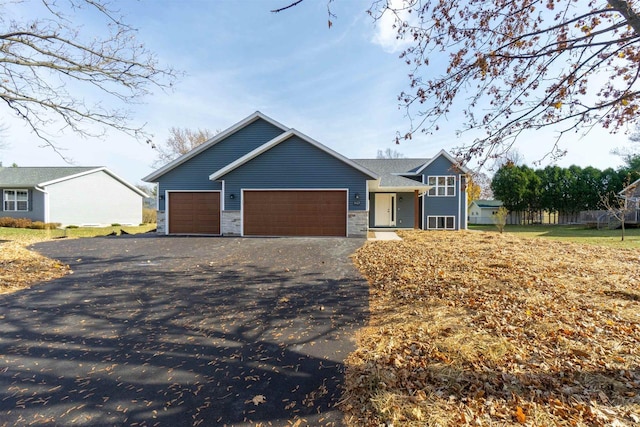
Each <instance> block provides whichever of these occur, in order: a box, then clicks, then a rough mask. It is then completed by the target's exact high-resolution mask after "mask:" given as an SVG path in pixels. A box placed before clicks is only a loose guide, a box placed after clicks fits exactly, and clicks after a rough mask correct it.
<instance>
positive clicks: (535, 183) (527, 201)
mask: <svg viewBox="0 0 640 427" xmlns="http://www.w3.org/2000/svg"><path fill="white" fill-rule="evenodd" d="M625 163H626V164H625V165H624V166H622V167H620V168H619V169H617V170H616V169H613V168H607V169H605V170H600V169H596V168H594V167H586V168H581V167H579V166H570V167H568V168H561V167H559V166H547V167H545V168H544V169H532V168H530V167H528V166H526V165H522V166H518V165H516V164H514V163H512V162H508V163H506V164H505V165H503V166H502V167H500V169H498V171H497V172H496V174H495V175H494V177H493V179H492V181H491V189H492V190H493V194H494V196H495V198H496V199H498V200H501V201H502V202H503V203H504V206H505V207H506V208H507V209H509V211H511V213H512V217H511V222H515V223H534V222H544V218H545V213H546V214H547V215H548V216H547V218H548V222H553V223H569V222H576V221H577V220H578V217H579V214H580V211H587V210H599V209H605V206H603V197H608V198H610V199H612V201H613V199H614V198H615V194H617V193H618V192H619V191H621V190H622V189H623V188H624V187H625V186H626V185H628V184H629V183H631V182H633V181H635V180H636V179H638V178H640V155H636V156H630V157H629V158H626V159H625Z"/></svg>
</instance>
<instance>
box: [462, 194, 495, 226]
mask: <svg viewBox="0 0 640 427" xmlns="http://www.w3.org/2000/svg"><path fill="white" fill-rule="evenodd" d="M501 206H502V202H501V201H500V200H474V201H473V202H471V205H470V206H469V224H494V222H493V216H494V215H495V214H496V213H497V212H498V209H500V207H501Z"/></svg>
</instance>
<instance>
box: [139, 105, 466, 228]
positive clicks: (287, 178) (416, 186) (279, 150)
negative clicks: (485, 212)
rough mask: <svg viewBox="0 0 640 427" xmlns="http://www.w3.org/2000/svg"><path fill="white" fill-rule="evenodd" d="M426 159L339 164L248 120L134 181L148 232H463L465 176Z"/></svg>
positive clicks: (278, 127)
mask: <svg viewBox="0 0 640 427" xmlns="http://www.w3.org/2000/svg"><path fill="white" fill-rule="evenodd" d="M467 173H468V170H466V169H465V168H464V167H461V166H458V165H457V162H456V161H455V159H453V158H452V157H451V156H450V155H449V154H447V153H446V152H445V151H441V152H440V153H438V154H437V155H436V156H435V157H433V158H430V159H360V160H352V159H348V158H346V157H344V156H342V155H341V154H339V153H337V152H335V151H333V150H331V149H330V148H328V147H327V146H325V145H323V144H321V143H320V142H318V141H316V140H314V139H312V138H311V137H309V136H307V135H305V134H303V133H301V132H299V131H297V130H295V129H292V128H289V127H286V126H284V125H282V124H281V123H279V122H277V121H275V120H273V119H271V118H270V117H268V116H266V115H264V114H262V113H260V112H259V111H258V112H255V113H254V114H252V115H250V116H249V117H247V118H245V119H244V120H242V121H240V122H238V123H237V124H235V125H233V126H231V127H230V128H229V129H227V130H225V131H223V132H221V133H219V134H217V135H216V136H214V137H213V138H211V139H210V140H208V141H206V142H205V143H204V144H202V145H200V146H198V147H197V148H195V149H193V150H192V151H190V152H188V153H186V154H184V155H182V156H181V157H179V158H177V159H176V160H174V161H172V162H170V163H169V164H167V165H165V166H163V167H162V168H160V169H158V170H157V171H155V172H153V173H151V174H150V175H148V176H146V177H144V178H143V180H144V181H146V182H151V183H155V184H156V185H157V186H158V195H159V197H158V232H159V233H164V234H204V235H240V236H366V234H367V231H368V230H369V229H371V228H384V229H390V228H393V229H396V228H422V229H447V230H458V229H464V228H466V226H467V224H466V215H467V213H466V192H465V185H466V176H467Z"/></svg>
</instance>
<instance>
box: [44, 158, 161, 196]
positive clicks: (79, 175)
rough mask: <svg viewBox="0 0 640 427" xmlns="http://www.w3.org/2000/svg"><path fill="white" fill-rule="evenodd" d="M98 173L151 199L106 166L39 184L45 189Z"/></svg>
mask: <svg viewBox="0 0 640 427" xmlns="http://www.w3.org/2000/svg"><path fill="white" fill-rule="evenodd" d="M96 172H104V173H106V174H107V175H109V176H111V177H112V178H114V179H116V180H117V181H119V182H120V183H121V184H123V185H125V186H126V187H129V189H131V190H133V191H134V192H136V193H138V194H139V195H140V196H142V197H149V195H148V194H147V193H145V192H144V191H142V190H140V189H139V188H137V187H136V186H134V185H131V184H129V183H128V182H127V181H125V180H124V179H122V178H120V177H119V176H118V175H116V174H115V173H113V172H111V171H110V170H109V169H107V168H106V167H104V166H103V167H99V168H95V169H90V170H88V171H84V172H80V173H76V174H73V175H67V176H64V177H62V178H58V179H53V180H51V181H47V182H41V183H39V184H38V186H39V187H42V188H43V189H44V188H46V187H47V186H49V185H54V184H57V183H59V182H63V181H68V180H70V179H75V178H79V177H81V176H85V175H89V174H92V173H96Z"/></svg>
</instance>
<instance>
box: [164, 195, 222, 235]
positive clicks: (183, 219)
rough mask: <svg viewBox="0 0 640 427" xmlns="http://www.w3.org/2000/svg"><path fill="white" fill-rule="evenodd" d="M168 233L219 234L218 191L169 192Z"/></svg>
mask: <svg viewBox="0 0 640 427" xmlns="http://www.w3.org/2000/svg"><path fill="white" fill-rule="evenodd" d="M169 233H171V234H220V193H219V192H209V191H207V192H203V191H195V192H170V193H169Z"/></svg>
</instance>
